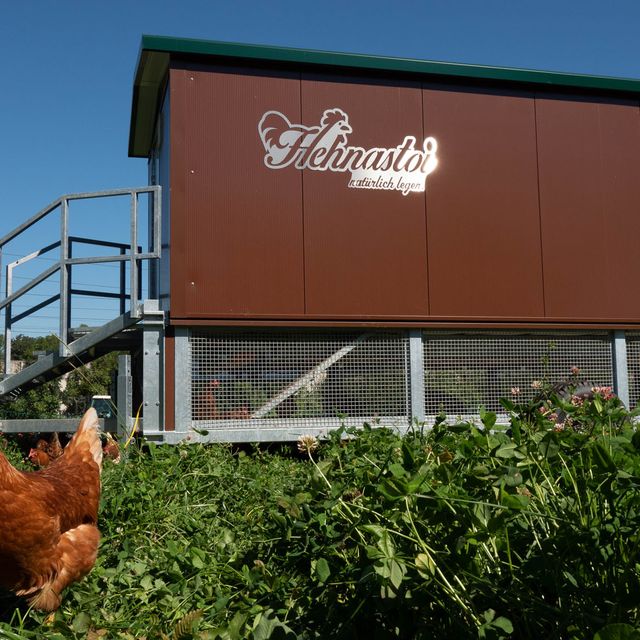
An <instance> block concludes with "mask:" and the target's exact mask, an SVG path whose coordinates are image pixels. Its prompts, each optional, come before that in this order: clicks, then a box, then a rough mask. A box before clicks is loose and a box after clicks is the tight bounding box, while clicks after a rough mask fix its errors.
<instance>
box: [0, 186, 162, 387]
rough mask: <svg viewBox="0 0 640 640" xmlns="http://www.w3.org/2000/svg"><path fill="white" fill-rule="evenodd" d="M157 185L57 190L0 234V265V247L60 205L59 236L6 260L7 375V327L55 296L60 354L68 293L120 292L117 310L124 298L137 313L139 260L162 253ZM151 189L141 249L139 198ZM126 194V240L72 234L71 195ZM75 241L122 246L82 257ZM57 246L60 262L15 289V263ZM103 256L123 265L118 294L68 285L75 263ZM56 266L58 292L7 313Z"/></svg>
mask: <svg viewBox="0 0 640 640" xmlns="http://www.w3.org/2000/svg"><path fill="white" fill-rule="evenodd" d="M160 191H161V187H160V186H147V187H139V188H134V189H112V190H109V191H96V192H91V193H76V194H67V195H64V196H61V197H60V198H58V199H57V200H55V201H54V202H52V203H51V204H50V205H48V206H47V207H45V208H44V209H42V210H41V211H39V212H38V213H36V214H35V215H34V216H32V217H31V218H29V219H28V220H26V221H25V222H24V223H22V224H21V225H19V226H18V227H16V228H15V229H14V230H13V231H11V232H9V233H8V234H6V235H5V236H3V237H2V238H0V265H1V259H2V251H3V249H4V247H5V245H6V244H7V243H9V242H11V241H12V240H14V239H15V238H17V237H18V236H20V235H21V234H22V233H24V232H25V231H26V230H27V229H30V228H31V227H32V226H33V225H34V224H36V223H37V222H39V221H40V220H42V219H44V218H46V217H47V216H48V215H50V214H52V213H53V212H54V211H56V210H58V209H59V210H60V239H59V240H58V241H57V242H54V243H52V244H49V245H47V246H45V247H43V248H41V249H38V250H37V251H34V252H33V253H31V254H28V255H26V256H24V257H22V258H19V259H18V260H15V261H13V262H11V263H10V264H8V265H7V270H6V289H5V298H4V300H2V301H0V310H2V309H5V329H4V335H5V355H4V364H5V367H4V371H5V374H4V375H5V378H6V377H9V376H10V373H9V372H10V366H11V331H12V324H13V323H14V322H16V321H17V320H19V319H22V318H25V317H27V316H28V315H30V314H32V313H34V312H35V311H38V310H39V309H42V308H43V307H45V306H47V305H49V304H52V303H53V302H56V301H59V303H60V309H59V316H60V321H59V333H58V337H59V339H60V346H59V355H60V356H61V357H68V356H69V355H70V353H71V351H70V349H69V344H68V343H69V322H70V318H71V301H72V294H77V295H90V296H94V295H95V296H102V297H104V296H108V297H118V298H120V301H121V302H120V310H121V315H122V314H123V313H124V306H125V304H124V301H125V300H126V299H129V300H130V305H129V306H130V309H129V314H130V317H131V318H139V317H140V311H139V308H138V299H139V292H140V281H141V280H140V279H141V269H140V265H141V262H142V261H143V260H154V259H157V258H159V257H160V251H161V239H160V232H161V227H160V219H161V210H160V207H161V198H160ZM145 193H148V194H151V197H152V211H151V216H150V218H151V225H150V227H151V228H150V242H151V246H150V251H148V252H142V251H141V249H140V248H139V247H138V242H137V226H138V199H139V197H140V195H141V194H145ZM127 195H128V196H129V197H130V244H129V245H126V244H122V243H108V242H105V241H100V240H93V239H89V238H79V237H75V236H70V235H69V203H70V202H72V201H74V200H86V199H95V198H109V197H115V196H127ZM74 242H81V243H85V244H92V245H99V246H109V247H114V248H117V249H119V250H120V253H119V255H110V256H92V257H86V258H74V257H73V252H72V245H73V243H74ZM58 247H59V248H60V260H59V262H58V263H56V264H54V265H52V266H51V267H49V268H48V269H45V270H44V271H42V272H41V273H40V274H39V275H37V276H36V277H34V278H33V279H31V280H30V281H29V282H28V283H27V284H25V285H23V286H22V287H20V288H19V289H17V290H16V291H13V271H14V269H15V268H17V267H18V266H20V265H21V264H24V263H26V262H28V261H29V260H32V259H33V258H36V257H39V256H41V255H42V254H44V253H46V252H48V251H51V250H52V249H55V248H58ZM105 262H119V263H120V264H121V265H122V267H121V274H120V284H121V291H120V294H105V293H104V292H98V291H89V290H79V289H72V288H71V271H72V267H73V265H78V264H98V263H105ZM126 262H128V263H129V265H130V283H129V294H125V293H124V287H123V285H124V264H125V263H126ZM58 271H60V290H59V293H57V294H55V295H54V296H51V297H50V298H48V299H47V300H45V301H43V302H41V303H39V304H37V305H34V306H32V307H30V308H29V309H27V310H26V311H23V312H22V313H20V314H19V315H17V316H12V314H11V305H12V303H13V302H14V301H15V300H17V299H19V298H20V297H22V296H23V295H24V294H26V293H28V292H29V291H30V290H31V289H33V288H34V287H36V286H37V285H38V284H40V283H41V282H43V281H44V280H46V279H47V278H49V277H51V276H52V275H53V274H55V273H57V272H58Z"/></svg>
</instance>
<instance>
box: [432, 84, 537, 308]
mask: <svg viewBox="0 0 640 640" xmlns="http://www.w3.org/2000/svg"><path fill="white" fill-rule="evenodd" d="M424 126H425V131H426V133H427V135H432V136H434V137H435V138H436V139H437V141H438V155H439V158H440V160H439V164H438V168H437V169H436V171H435V173H434V174H433V176H432V179H431V181H430V184H429V186H428V188H427V232H428V249H429V292H430V308H431V314H432V315H433V316H449V317H450V316H462V317H468V318H471V317H481V316H485V317H493V318H517V317H542V316H543V315H544V305H543V292H542V264H541V256H540V227H539V208H538V189H537V187H538V185H537V169H536V140H535V114H534V103H533V98H532V97H531V96H517V95H516V96H511V95H504V94H503V95H499V94H489V93H472V92H467V91H452V90H439V89H436V88H426V87H425V91H424Z"/></svg>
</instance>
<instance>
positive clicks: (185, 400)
mask: <svg viewBox="0 0 640 640" xmlns="http://www.w3.org/2000/svg"><path fill="white" fill-rule="evenodd" d="M174 348H175V385H174V386H175V430H176V431H179V432H182V433H186V432H187V431H190V430H191V384H192V380H193V374H192V371H191V354H190V352H189V329H188V328H187V327H176V329H175V338H174Z"/></svg>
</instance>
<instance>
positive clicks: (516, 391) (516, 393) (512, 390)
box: [511, 387, 520, 396]
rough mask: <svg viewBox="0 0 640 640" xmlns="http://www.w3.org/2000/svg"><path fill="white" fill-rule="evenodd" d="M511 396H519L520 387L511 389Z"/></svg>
mask: <svg viewBox="0 0 640 640" xmlns="http://www.w3.org/2000/svg"><path fill="white" fill-rule="evenodd" d="M511 395H512V396H519V395H520V387H511Z"/></svg>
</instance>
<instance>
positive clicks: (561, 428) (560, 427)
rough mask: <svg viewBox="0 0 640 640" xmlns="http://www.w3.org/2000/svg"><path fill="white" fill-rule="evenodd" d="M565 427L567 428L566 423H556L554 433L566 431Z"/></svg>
mask: <svg viewBox="0 0 640 640" xmlns="http://www.w3.org/2000/svg"><path fill="white" fill-rule="evenodd" d="M564 427H565V424H564V422H556V423H555V424H554V425H553V430H554V431H564Z"/></svg>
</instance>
